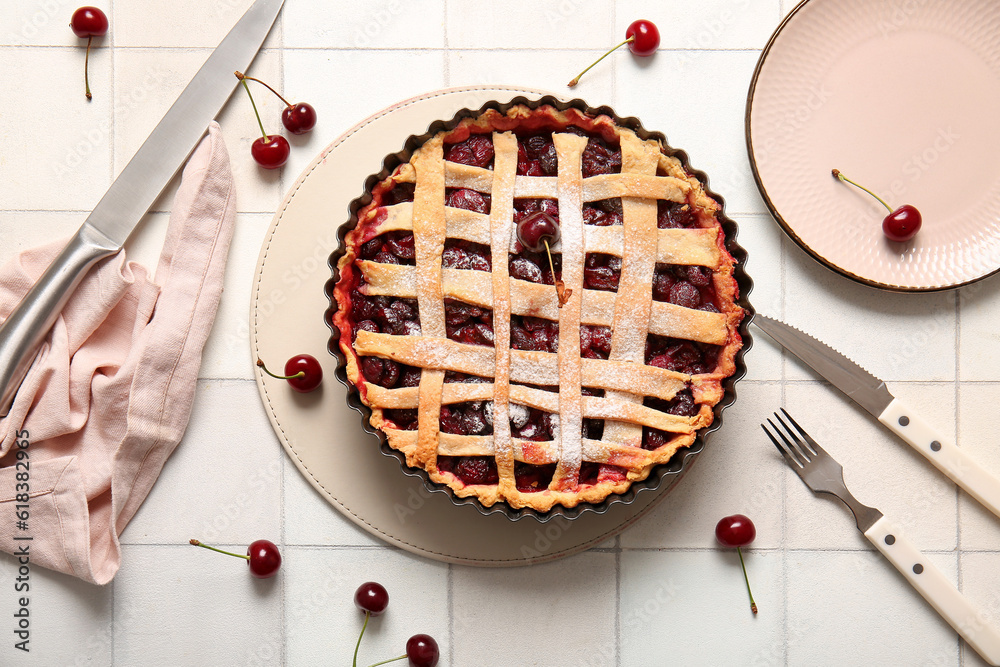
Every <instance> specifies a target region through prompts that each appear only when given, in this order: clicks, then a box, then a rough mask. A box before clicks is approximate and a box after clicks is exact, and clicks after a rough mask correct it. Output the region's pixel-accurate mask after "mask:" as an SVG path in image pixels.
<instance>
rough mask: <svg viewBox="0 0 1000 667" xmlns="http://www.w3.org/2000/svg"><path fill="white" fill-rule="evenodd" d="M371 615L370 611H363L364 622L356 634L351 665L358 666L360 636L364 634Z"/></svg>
mask: <svg viewBox="0 0 1000 667" xmlns="http://www.w3.org/2000/svg"><path fill="white" fill-rule="evenodd" d="M371 617H372V614H371V612H370V611H366V612H365V624H364V625H362V626H361V634H360V635H358V643H357V644H356V645H355V646H354V662H353V663H351V664H352V667H358V649H359V648H361V638H362V637H364V636H365V628H367V627H368V619H369V618H371Z"/></svg>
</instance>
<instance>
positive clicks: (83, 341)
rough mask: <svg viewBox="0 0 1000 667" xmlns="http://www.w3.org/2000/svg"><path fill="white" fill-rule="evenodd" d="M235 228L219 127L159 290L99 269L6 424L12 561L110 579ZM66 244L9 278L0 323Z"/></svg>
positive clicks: (4, 531) (37, 252)
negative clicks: (17, 557)
mask: <svg viewBox="0 0 1000 667" xmlns="http://www.w3.org/2000/svg"><path fill="white" fill-rule="evenodd" d="M235 220H236V206H235V195H234V188H233V178H232V172H231V170H230V166H229V154H228V153H227V151H226V147H225V144H224V143H223V140H222V132H221V129H220V128H219V125H218V124H217V123H214V122H213V123H212V125H211V126H210V127H209V131H208V135H207V136H206V137H205V138H204V139H203V140H202V141H201V143H200V144H199V146H198V148H197V149H196V150H195V152H194V153H193V154H192V156H191V158H190V159H189V160H188V163H187V166H186V167H185V168H184V173H183V177H182V181H181V184H180V188H179V189H178V191H177V196H176V197H175V198H174V204H173V209H172V212H171V214H170V221H169V223H168V227H167V239H166V243H165V244H164V247H163V252H162V254H161V255H160V261H159V266H158V267H157V269H156V276H155V281H154V280H151V279H150V277H149V275H148V273H147V271H146V269H145V268H143V267H142V266H140V265H139V264H136V263H134V262H127V261H126V260H125V252H124V251H122V252H121V253H119V254H118V255H117V256H116V257H113V258H111V259H109V260H106V261H105V262H103V263H102V264H100V265H99V266H98V267H97V268H95V269H94V270H93V271H91V273H90V274H89V275H88V276H87V277H86V278H85V279H84V280H83V282H82V283H81V284H80V286H79V288H78V289H77V290H76V292H74V294H73V296H72V297H71V298H70V300H69V302H68V303H67V304H66V307H65V309H64V310H63V312H62V314H61V315H60V316H59V319H58V320H57V321H56V324H55V326H54V327H53V329H52V332H51V333H50V334H49V336H48V338H46V340H45V342H44V344H43V346H42V349H41V353H40V354H39V356H38V358H37V359H36V360H35V363H34V365H33V366H32V368H31V370H30V371H29V372H28V375H27V377H26V378H25V380H24V383H23V384H22V385H21V388H20V390H19V391H18V393H17V396H16V398H15V400H14V405H13V407H12V409H11V411H10V414H9V415H8V416H7V417H5V418H4V419H2V420H0V548H2V549H3V550H4V551H6V552H8V553H13V554H19V553H20V554H23V553H24V550H25V549H27V550H28V553H29V554H30V562H31V563H32V564H35V565H42V566H45V567H48V568H51V569H53V570H58V571H60V572H65V573H67V574H71V575H73V576H76V577H79V578H81V579H84V580H86V581H90V582H93V583H96V584H105V583H107V582H108V581H110V580H111V579H112V577H114V575H115V573H116V572H117V571H118V567H119V565H120V564H121V550H120V545H119V541H118V536H119V535H120V534H121V532H122V530H124V528H125V526H126V525H127V524H128V522H129V520H130V519H131V518H132V517H133V516H134V515H135V513H136V511H137V510H138V509H139V505H141V504H142V501H143V500H144V499H145V498H146V495H147V494H148V493H149V491H150V489H151V488H152V486H153V483H154V482H155V481H156V478H157V476H159V474H160V470H161V469H162V468H163V464H164V463H165V462H166V460H167V458H168V457H169V456H170V454H171V452H173V450H174V448H175V447H176V446H177V443H178V442H179V441H180V439H181V436H182V435H183V433H184V429H185V428H186V427H187V423H188V417H189V416H190V413H191V403H192V401H193V399H194V392H195V384H196V380H197V378H198V369H199V367H200V365H201V354H202V348H203V347H204V345H205V340H206V339H207V338H208V334H209V332H210V331H211V328H212V323H213V321H214V320H215V312H216V309H217V307H218V304H219V298H220V296H221V294H222V282H223V273H224V271H225V267H226V257H227V254H228V251H229V242H230V240H231V239H232V235H233V227H234V225H235ZM62 246H63V243H62V242H60V243H54V244H51V245H46V246H43V247H39V248H34V249H31V250H27V251H24V252H22V253H21V254H20V255H19V256H17V257H16V258H14V260H13V261H12V262H11V263H10V264H8V265H7V266H5V267H3V268H2V269H0V321H2V320H3V319H4V318H6V317H7V316H9V315H10V313H11V311H12V310H13V308H14V306H15V305H16V304H17V303H18V301H19V300H20V299H21V297H22V296H23V295H24V294H25V293H26V292H27V291H28V289H29V288H30V287H31V285H32V284H33V283H34V282H35V280H37V279H38V277H39V276H40V275H41V274H42V272H43V271H44V270H45V268H46V267H48V265H49V263H50V262H51V261H52V259H53V258H55V256H56V255H57V254H58V253H59V251H60V250H61V249H62ZM24 442H28V443H30V444H28V445H27V448H26V449H25V448H24ZM22 451H26V452H27V455H26V456H27V459H24V456H25V455H20V456H21V457H22V459H21V461H20V463H21V465H20V466H18V465H17V464H18V463H19V461H18V459H17V457H18V456H19V452H22ZM25 461H27V463H28V466H27V470H25V467H26V466H25V465H24V463H25ZM18 484H24V485H25V486H20V487H18V486H17V485H18ZM26 489H27V491H26ZM24 493H27V496H25V495H23V494H24ZM19 494H21V495H19ZM20 505H27V508H26V509H27V511H26V513H24V514H22V515H21V516H25V515H26V516H27V518H26V520H25V523H24V526H25V527H19V524H18V521H19V517H18V512H24V510H25V508H23V507H19V506H20ZM15 537H16V538H20V539H18V540H15V539H14V538H15ZM29 537H30V539H25V538H29Z"/></svg>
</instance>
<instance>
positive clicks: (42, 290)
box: [0, 0, 284, 417]
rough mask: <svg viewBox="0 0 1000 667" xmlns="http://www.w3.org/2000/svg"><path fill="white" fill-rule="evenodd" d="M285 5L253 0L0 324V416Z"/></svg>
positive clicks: (272, 0)
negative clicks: (84, 285)
mask: <svg viewBox="0 0 1000 667" xmlns="http://www.w3.org/2000/svg"><path fill="white" fill-rule="evenodd" d="M283 3H284V0H256V1H255V2H254V3H253V5H252V6H251V7H250V9H248V10H247V11H246V13H245V14H244V15H243V18H241V19H240V20H239V22H237V24H236V25H235V26H234V27H233V29H232V30H231V31H230V32H229V34H228V35H226V38H225V39H224V40H222V43H221V44H219V46H218V47H217V48H216V49H215V51H214V52H212V55H210V56H209V58H208V60H207V61H205V64H204V65H202V67H201V69H200V70H198V73H197V74H195V76H194V78H193V79H191V82H190V83H189V84H188V85H187V88H185V89H184V92H182V93H181V96H180V97H178V98H177V101H176V102H174V104H173V106H172V107H170V110H169V111H167V115H165V116H164V117H163V119H162V120H161V121H160V123H159V125H157V126H156V128H155V129H154V130H153V133H152V134H150V135H149V138H147V139H146V141H145V143H143V144H142V146H140V147H139V150H138V151H137V152H136V154H135V156H133V158H132V159H131V160H130V161H129V163H128V164H127V165H126V166H125V168H124V169H123V170H122V172H121V174H119V175H118V178H117V179H115V182H114V183H112V184H111V188H110V189H109V190H108V191H107V193H105V195H104V197H103V198H102V199H101V201H100V202H98V204H97V207H96V208H95V209H94V211H93V212H92V213H91V214H90V215H89V216H88V217H87V219H86V220H85V221H84V223H83V225H82V226H81V227H80V229H79V231H77V233H76V235H75V236H74V237H73V238H72V239H71V240H70V241H69V243H68V244H67V245H66V247H65V248H64V249H63V251H62V253H60V254H59V256H58V257H56V259H55V260H54V261H53V262H52V265H51V266H49V268H48V269H47V270H46V271H45V273H44V274H42V277H41V278H39V279H38V282H37V283H35V285H34V287H32V288H31V290H30V291H29V292H28V293H27V294H26V295H25V296H24V298H23V299H22V300H21V302H20V303H19V304H18V306H17V307H16V308H15V309H14V312H12V313H11V314H10V317H8V318H7V319H6V320H5V321H4V322H3V324H2V325H0V417H5V416H6V415H7V413H8V412H9V411H10V407H11V404H12V403H13V402H14V394H15V393H17V389H18V387H19V386H20V385H21V382H22V381H23V380H24V376H25V375H26V374H27V373H28V369H29V368H30V366H31V363H32V361H33V360H34V358H35V354H36V352H37V349H38V346H39V344H40V343H41V342H42V339H43V338H44V337H45V336H46V335H47V334H48V332H49V329H51V328H52V325H53V323H55V321H56V318H57V317H58V316H59V312H60V311H61V310H62V307H63V306H64V305H65V304H66V301H67V300H68V299H69V297H70V295H71V294H72V293H73V290H74V289H75V288H76V286H77V285H78V284H79V283H80V281H81V280H82V279H83V277H84V275H86V273H87V271H89V270H90V268H91V267H92V266H94V265H95V264H96V263H97V262H99V261H100V260H102V259H105V258H107V257H110V256H112V255H115V254H117V253H118V251H119V250H121V248H122V245H124V243H125V240H126V239H127V238H128V236H129V234H131V233H132V230H133V229H134V228H135V226H136V225H137V224H138V223H139V220H140V218H142V216H143V215H145V213H146V211H148V210H149V207H150V206H152V205H153V202H154V201H155V200H156V197H157V196H158V195H159V194H160V192H161V191H162V190H163V188H165V187H166V185H167V183H169V182H170V179H172V178H173V176H174V174H175V173H176V172H177V170H178V169H179V168H180V166H181V165H182V164H183V163H184V161H185V160H186V159H187V156H188V155H189V154H190V153H191V151H192V150H193V149H194V147H195V146H196V145H197V143H198V140H199V139H200V138H201V136H202V135H203V134H204V133H205V129H206V128H207V127H208V124H209V122H211V120H212V119H213V118H214V117H215V115H216V114H217V113H218V112H219V110H220V109H222V106H223V105H224V104H225V103H226V100H228V99H229V96H230V95H231V94H232V92H233V90H235V88H236V86H237V85H238V83H239V82H238V81H237V79H236V77H235V76H234V74H233V73H234V72H236V71H243V70H246V69H247V67H248V66H249V65H250V63H251V62H252V61H253V59H254V56H255V55H257V51H258V50H259V49H260V45H261V44H263V42H264V38H265V37H267V33H268V32H269V31H270V30H271V25H272V24H273V23H274V20H275V19H276V18H277V16H278V12H279V11H280V10H281V5H282V4H283Z"/></svg>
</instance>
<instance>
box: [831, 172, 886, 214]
mask: <svg viewBox="0 0 1000 667" xmlns="http://www.w3.org/2000/svg"><path fill="white" fill-rule="evenodd" d="M832 173H833V175H834V176H836V177H837V178H839V179H840V180H842V181H847V182H848V183H850V184H851V185H853V186H854V187H856V188H861V189H862V190H864V191H865V192H867V193H868V194H870V195H871V196H872V197H875V199H877V200H878V201H879V203H880V204H882V206H885V210H887V211H889V213H892V207H891V206H889V205H888V204H886V203H885V201H884V200H883V199H882V198H881V197H879V196H878V195H877V194H875V193H874V192H872V191H871V190H869V189H868V188H866V187H865V186H863V185H858V184H857V183H855V182H854V181H852V180H851V179H849V178H848V177H847V176H844V175H843V174H842V173H840V170H839V169H834V170H833V172H832Z"/></svg>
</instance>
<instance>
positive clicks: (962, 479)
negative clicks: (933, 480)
mask: <svg viewBox="0 0 1000 667" xmlns="http://www.w3.org/2000/svg"><path fill="white" fill-rule="evenodd" d="M878 420H879V421H880V422H882V423H883V424H885V425H886V426H888V427H889V428H890V429H891V430H892V431H893V432H894V433H895V434H896V435H898V436H899V437H901V438H902V439H903V440H905V441H906V442H908V443H910V445H912V446H913V448H914V449H916V450H917V451H918V452H920V453H921V454H923V455H924V456H925V457H926V458H927V460H928V461H930V462H931V463H933V464H934V466H935V467H937V469H938V470H940V471H941V472H943V473H944V474H945V475H947V476H948V478H949V479H951V481H953V482H955V483H956V484H958V485H959V486H960V487H962V488H963V489H965V491H966V492H967V493H968V494H969V495H970V496H972V497H973V498H975V499H976V500H978V501H979V502H980V503H981V504H982V505H983V507H985V508H987V509H988V510H990V511H991V512H993V513H994V514H996V515H997V516H1000V479H997V478H996V477H994V476H993V475H992V474H991V473H989V472H988V471H987V470H986V469H985V468H983V467H982V466H981V465H979V463H977V462H976V460H975V459H973V458H972V457H971V456H969V455H968V454H967V453H965V452H964V451H962V448H961V447H959V446H957V445H956V444H954V443H953V442H951V441H950V440H949V439H947V438H945V437H942V436H941V434H939V433H936V432H935V431H934V429H932V428H931V427H930V426H928V425H927V423H926V422H924V421H923V420H922V419H920V417H917V415H916V413H915V412H914V411H913V410H912V409H910V407H909V406H908V405H906V404H905V403H903V402H902V401H900V400H899V399H898V398H894V399H893V400H892V403H890V404H889V406H888V407H887V408H886V409H885V410H884V411H883V412H882V414H880V415H879V417H878Z"/></svg>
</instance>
